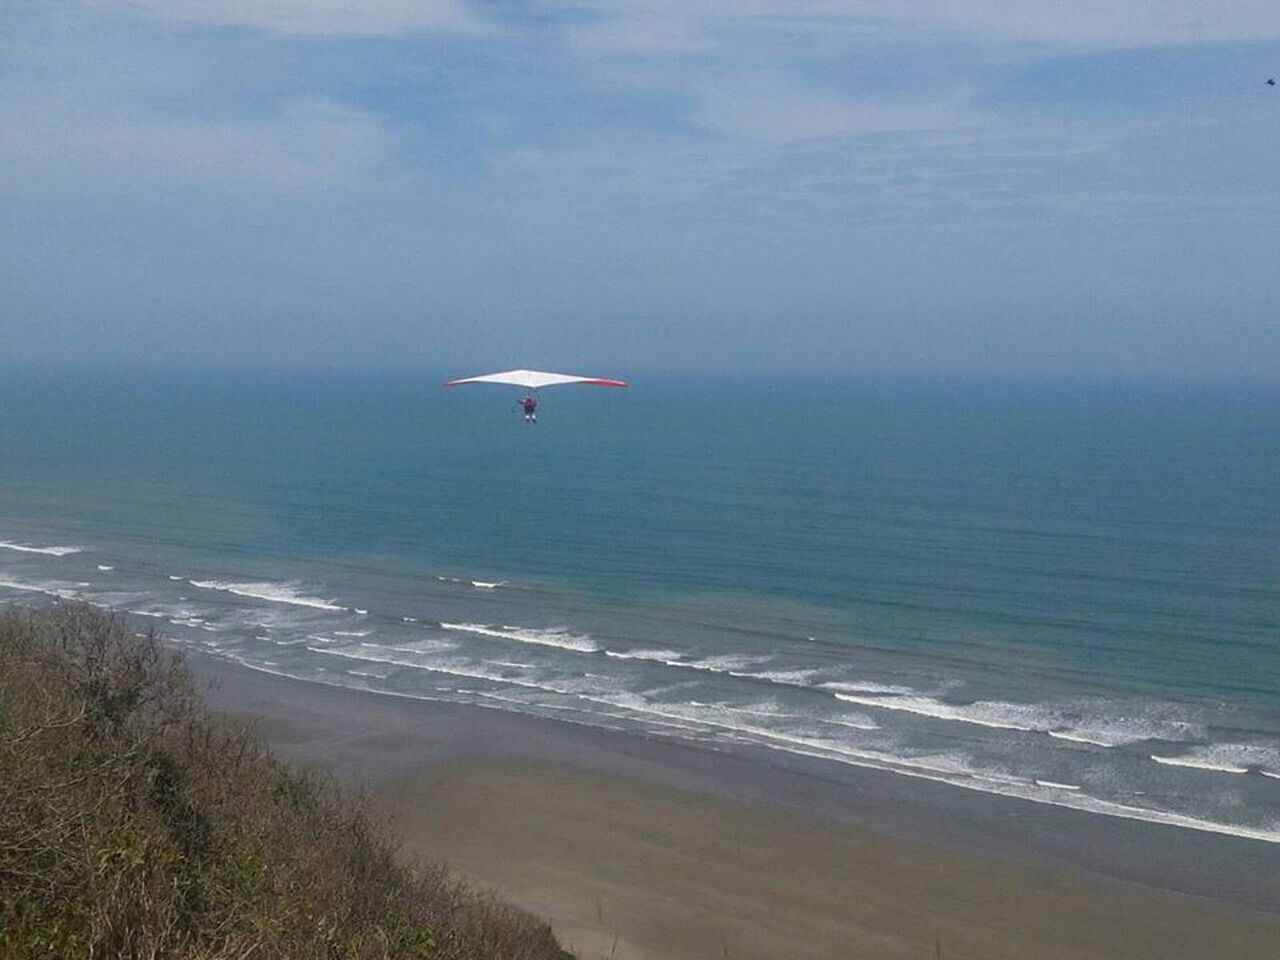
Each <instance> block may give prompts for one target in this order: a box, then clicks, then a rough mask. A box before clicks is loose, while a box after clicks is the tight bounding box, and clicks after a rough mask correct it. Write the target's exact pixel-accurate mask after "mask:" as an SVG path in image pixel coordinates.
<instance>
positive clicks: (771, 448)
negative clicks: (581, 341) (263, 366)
mask: <svg viewBox="0 0 1280 960" xmlns="http://www.w3.org/2000/svg"><path fill="white" fill-rule="evenodd" d="M609 372H610V373H622V374H624V375H625V371H609ZM439 381H440V378H434V377H429V376H423V375H409V374H387V373H381V374H374V373H368V374H350V373H337V372H328V373H297V372H294V373H279V372H277V373H267V372H255V373H226V372H222V373H214V372H199V373H196V372H192V373H181V374H179V373H172V372H170V373H164V374H159V373H155V372H147V371H114V372H107V371H93V370H79V371H69V370H63V371H56V370H44V371H24V372H16V373H15V372H10V373H8V374H7V375H6V376H5V377H4V380H3V382H2V383H0V424H2V427H0V602H14V603H32V602H49V599H48V598H49V597H51V596H52V597H56V598H66V599H80V600H84V601H87V602H90V603H94V604H97V605H100V606H102V607H104V608H107V609H110V610H114V611H119V612H122V613H128V614H130V615H132V616H133V617H134V618H135V621H136V622H137V623H139V624H151V625H155V626H157V627H159V628H161V629H162V630H163V631H164V632H165V634H166V635H168V636H169V637H171V638H172V639H173V641H174V642H175V643H177V644H179V645H182V646H185V647H189V648H191V649H195V650H199V651H202V652H205V653H208V654H211V655H214V656H218V657H223V658H227V659H230V660H234V661H236V662H239V663H243V664H245V665H247V666H250V667H253V668H255V669H260V670H267V671H271V672H275V673H280V674H286V675H289V676H293V677H298V678H301V679H305V680H310V681H314V682H318V683H327V684H337V685H343V686H350V687H358V688H362V689H368V690H374V691H379V692H383V693H387V694H395V695H400V696H409V697H421V698H427V699H436V700H450V701H461V702H470V703H476V704H480V705H484V706H489V707H494V708H497V709H503V710H512V711H518V712H524V713H531V714H538V715H543V716H550V717H557V718H561V719H564V720H568V721H573V722H579V723H585V724H593V725H599V726H608V727H616V728H620V729H625V730H632V731H638V732H644V733H646V734H649V735H653V736H660V737H668V738H673V739H678V740H684V741H693V742H697V743H701V744H704V745H706V746H707V747H708V748H712V749H734V748H735V747H737V746H740V745H744V744H748V745H752V746H753V747H755V748H765V749H769V750H776V751H783V752H786V753H789V754H802V755H805V756H808V757H813V758H818V759H819V760H822V761H827V762H831V763H840V764H852V765H857V766H870V767H876V768H879V769H884V770H890V771H894V772H897V773H900V774H902V775H903V776H909V777H924V778H929V779H933V780H941V781H945V782H948V783H953V784H955V785H957V786H961V787H965V788H968V789H972V790H980V791H985V792H989V793H997V794H1005V795H1010V796H1017V797H1023V798H1026V799H1030V800H1034V801H1037V802H1042V803H1051V804H1060V805H1066V806H1072V807H1077V808H1080V809H1087V810H1093V811H1097V812H1099V813H1102V814H1110V815H1115V816H1123V817H1132V818H1137V819H1145V820H1153V821H1158V822H1165V823H1170V824H1174V825H1180V826H1184V827H1187V828H1191V829H1201V830H1211V831H1218V832H1225V833H1232V834H1236V835H1240V836H1245V837H1254V838H1257V839H1260V840H1265V841H1270V842H1280V389H1277V388H1276V387H1274V386H1253V387H1235V388H1225V387H1210V386H1188V385H1170V384H1164V385H1158V384H1123V383H1104V382H1094V383H1083V382H1080V383H1053V384H1046V383H1039V384H1035V383H992V382H986V383H972V382H971V383H944V382H926V381H921V380H916V381H907V380H902V381H888V380H883V381H847V382H828V383H814V382H805V381H800V380H797V379H794V378H786V377H782V376H778V377H776V378H740V379H731V378H723V377H722V378H719V379H716V378H711V379H705V378H695V377H690V378H687V379H683V380H680V379H669V380H653V381H646V380H645V379H643V378H641V379H640V380H639V381H638V382H635V383H633V386H632V387H631V389H629V390H626V391H619V390H609V389H602V388H590V387H567V388H559V389H555V390H547V391H545V392H544V394H543V403H542V408H541V411H540V413H541V416H540V422H539V423H538V424H537V425H536V426H526V425H525V424H524V423H523V422H522V421H521V418H520V417H519V415H518V414H517V413H516V412H515V411H514V409H513V401H514V399H515V397H516V395H517V391H515V390H514V389H512V390H507V389H505V388H501V387H487V386H486V387H478V386H477V387H467V388H460V389H455V390H448V391H446V390H443V389H441V387H440V386H439Z"/></svg>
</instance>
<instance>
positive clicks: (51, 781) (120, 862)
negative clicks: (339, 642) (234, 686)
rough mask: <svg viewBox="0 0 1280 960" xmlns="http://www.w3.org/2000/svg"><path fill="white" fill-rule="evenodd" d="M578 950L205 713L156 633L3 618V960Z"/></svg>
mask: <svg viewBox="0 0 1280 960" xmlns="http://www.w3.org/2000/svg"><path fill="white" fill-rule="evenodd" d="M28 957H32V958H34V957H42V958H62V957H86V958H98V957H101V958H112V960H115V958H121V960H125V958H137V960H143V958H146V960H164V958H182V960H231V958H236V960H248V958H276V957H288V958H310V957H315V958H326V960H340V958H352V960H356V958H360V960H363V958H383V957H396V958H399V957H420V958H439V960H481V958H483V960H572V958H571V957H570V955H569V954H567V953H565V952H564V951H562V950H561V949H560V948H559V946H558V945H557V944H556V942H555V939H554V938H553V937H552V935H551V932H550V930H549V929H548V928H547V926H546V925H545V924H543V923H540V922H539V921H537V920H535V919H534V918H532V917H530V916H529V915H527V914H525V913H522V912H521V911H519V910H516V909H515V908H513V907H511V906H509V905H506V904H503V903H501V902H499V901H497V900H495V899H493V898H492V897H489V896H487V895H484V894H478V893H476V892H474V891H472V890H470V889H468V888H467V887H466V886H465V885H464V884H462V883H460V882H458V881H456V880H454V879H452V878H450V877H449V876H448V875H447V874H446V873H445V872H444V871H443V870H442V869H438V868H431V869H426V870H421V871H414V870H410V869H409V868H408V867H406V866H405V865H404V864H402V863H401V862H400V861H398V860H397V858H396V857H395V855H394V848H393V845H392V844H391V842H390V840H389V839H388V837H387V835H386V833H385V832H384V829H383V827H382V825H381V824H379V823H375V822H374V821H373V820H372V819H371V817H370V814H369V813H368V810H367V808H366V807H365V805H364V804H363V803H362V802H360V801H358V800H355V799H352V798H349V797H347V796H344V795H343V794H342V793H341V791H339V790H338V789H337V788H336V787H335V786H334V785H333V784H332V783H331V782H330V781H328V780H326V779H324V778H321V777H318V776H316V775H314V774H311V773H308V772H304V771H301V770H298V769H295V768H292V767H290V766H289V765H287V764H285V763H283V762H281V761H279V760H277V759H275V758H274V757H272V756H271V755H270V753H269V752H268V751H267V750H266V749H265V748H264V747H263V746H262V745H261V743H260V742H259V741H258V740H257V739H256V738H255V737H254V736H253V735H251V734H250V733H249V731H247V730H246V729H244V728H242V727H239V726H237V725H235V724H233V723H231V722H229V721H226V720H223V719H218V718H215V717H213V716H212V715H210V714H209V713H208V712H207V711H206V710H205V708H204V706H203V705H202V703H201V701H200V699H199V697H198V696H197V695H196V693H195V691H194V689H193V687H192V684H191V681H190V679H189V677H188V676H187V674H186V672H185V670H184V669H183V668H182V665H181V663H180V661H179V660H178V658H177V657H175V656H174V655H172V654H171V653H169V652H167V651H166V650H165V648H164V647H163V646H162V645H161V644H160V642H159V640H158V638H157V636H156V635H155V634H154V633H148V634H145V635H141V636H139V635H135V634H132V633H131V632H130V631H129V630H128V629H127V628H126V625H125V624H124V623H123V622H122V621H119V620H117V619H114V618H111V617H108V616H106V615H104V614H102V613H100V612H98V611H95V610H93V609H92V608H88V607H61V608H55V609H53V610H49V611H43V612H30V611H16V610H10V611H6V612H3V613H0V958H3V960H9V958H28Z"/></svg>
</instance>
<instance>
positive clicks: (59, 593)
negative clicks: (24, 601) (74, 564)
mask: <svg viewBox="0 0 1280 960" xmlns="http://www.w3.org/2000/svg"><path fill="white" fill-rule="evenodd" d="M73 586H74V584H69V583H66V582H63V581H60V580H49V581H45V582H42V583H28V582H26V581H23V580H0V587H8V588H9V589H10V590H21V591H23V592H24V593H43V594H45V595H46V596H50V597H57V598H58V599H59V600H77V599H79V597H80V594H79V593H78V592H77V591H76V590H74V589H72V588H73Z"/></svg>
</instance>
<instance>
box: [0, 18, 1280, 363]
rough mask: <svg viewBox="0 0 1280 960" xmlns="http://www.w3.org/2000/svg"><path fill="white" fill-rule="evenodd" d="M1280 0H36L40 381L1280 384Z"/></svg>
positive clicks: (29, 267)
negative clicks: (192, 372) (113, 375)
mask: <svg viewBox="0 0 1280 960" xmlns="http://www.w3.org/2000/svg"><path fill="white" fill-rule="evenodd" d="M1269 76H1277V77H1278V78H1280V3H1277V2H1275V0H1075V2H1073V3H1069V4H1068V3H1062V2H1060V0H489V2H475V0H365V2H360V3H357V2H351V0H57V2H49V0H6V2H4V3H0V354H3V356H2V357H0V362H8V363H20V364H38V363H46V362H51V361H60V360H71V361H76V362H101V363H106V364H121V363H127V364H153V365H162V366H182V367H188V366H193V365H194V366H205V365H233V366H235V365H246V366H256V365H288V366H302V367H307V366H322V367H335V366H336V367H343V366H353V367H368V366H372V367H382V366H385V367H410V368H415V367H421V368H424V369H426V368H430V369H433V370H449V371H453V372H457V373H459V374H470V373H478V372H482V371H486V370H495V369H505V368H508V367H516V366H518V367H525V366H528V367H537V368H543V369H552V370H568V371H570V372H581V373H589V374H594V375H604V376H625V375H634V374H635V373H637V372H640V371H664V370H671V371H696V370H726V371H729V370H732V371H777V372H786V373H793V372H807V371H812V372H816V373H821V374H824V375H826V374H836V373H850V374H859V373H883V372H888V373H895V372H908V373H930V374H931V373H958V374H970V373H976V374H996V375H1016V376H1036V375H1050V376H1064V375H1065V376H1073V375H1087V376H1093V375H1104V376H1113V375H1115V376H1143V377H1152V376H1154V377H1189V378H1211V379H1228V380H1231V379H1236V378H1259V377H1260V378H1268V379H1270V378H1280V322H1278V320H1280V318H1278V317H1277V313H1278V312H1280V309H1278V305H1280V242H1277V241H1280V85H1277V86H1275V87H1271V86H1268V85H1266V83H1265V80H1266V79H1267V78H1268V77H1269Z"/></svg>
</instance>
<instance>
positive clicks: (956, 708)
mask: <svg viewBox="0 0 1280 960" xmlns="http://www.w3.org/2000/svg"><path fill="white" fill-rule="evenodd" d="M835 697H836V699H838V700H844V701H845V702H847V703H857V704H861V705H862V706H864V707H875V708H877V709H880V710H897V711H902V712H904V713H914V714H917V715H919V716H922V717H932V718H934V719H937V720H950V721H954V722H957V723H972V724H976V725H977V726H980V727H994V728H997V729H1001V730H1017V731H1020V732H1022V733H1042V732H1047V731H1048V729H1049V726H1050V725H1049V724H1046V723H1045V722H1044V719H1043V714H1042V713H1041V712H1040V709H1039V708H1037V707H1035V706H1033V705H1031V704H1019V703H1000V702H998V701H983V700H979V701H977V702H975V703H970V704H964V705H960V704H950V703H944V702H942V701H941V700H936V699H934V698H933V697H922V696H911V697H906V696H895V697H883V696H862V695H859V694H853V693H837V694H835Z"/></svg>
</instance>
